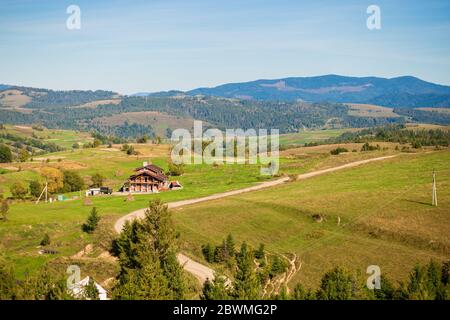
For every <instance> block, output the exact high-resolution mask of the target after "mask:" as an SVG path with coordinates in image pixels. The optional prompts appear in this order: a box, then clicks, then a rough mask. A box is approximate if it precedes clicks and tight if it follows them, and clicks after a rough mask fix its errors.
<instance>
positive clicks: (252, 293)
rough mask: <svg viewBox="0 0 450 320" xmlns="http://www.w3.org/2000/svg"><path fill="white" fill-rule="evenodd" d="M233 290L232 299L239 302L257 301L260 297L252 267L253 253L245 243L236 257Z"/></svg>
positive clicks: (256, 278)
mask: <svg viewBox="0 0 450 320" xmlns="http://www.w3.org/2000/svg"><path fill="white" fill-rule="evenodd" d="M233 289H234V290H233V297H234V298H235V299H239V300H247V299H250V300H251V299H258V298H259V295H260V292H259V291H260V284H259V281H258V277H257V276H256V273H255V271H254V266H253V253H252V251H251V250H250V248H249V247H248V246H247V244H246V243H245V242H244V243H243V244H242V246H241V250H240V252H239V253H238V255H237V272H236V275H235V279H234V283H233Z"/></svg>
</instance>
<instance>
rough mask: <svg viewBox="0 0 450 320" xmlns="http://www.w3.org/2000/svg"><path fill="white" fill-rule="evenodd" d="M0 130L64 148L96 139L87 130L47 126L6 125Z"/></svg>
mask: <svg viewBox="0 0 450 320" xmlns="http://www.w3.org/2000/svg"><path fill="white" fill-rule="evenodd" d="M0 132H4V133H11V134H14V135H18V136H21V137H26V138H31V137H33V136H34V137H35V138H38V139H42V141H43V142H53V143H55V144H57V145H59V146H61V147H63V148H72V145H73V144H74V143H80V144H84V143H86V142H91V141H93V140H94V139H93V138H92V137H91V136H90V134H89V133H87V132H79V131H73V130H56V129H47V128H43V130H34V129H33V128H32V127H29V126H19V125H17V126H13V125H6V126H5V129H4V130H0Z"/></svg>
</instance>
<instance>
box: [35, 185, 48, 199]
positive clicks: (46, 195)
mask: <svg viewBox="0 0 450 320" xmlns="http://www.w3.org/2000/svg"><path fill="white" fill-rule="evenodd" d="M47 189H48V181H45V187H44V189H43V190H42V192H41V195H40V196H39V198H38V199H37V201H36V204H38V203H39V201H40V200H41V198H42V195H43V194H44V192H45V202H46V203H47V200H48V194H47Z"/></svg>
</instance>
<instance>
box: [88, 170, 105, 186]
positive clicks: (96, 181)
mask: <svg viewBox="0 0 450 320" xmlns="http://www.w3.org/2000/svg"><path fill="white" fill-rule="evenodd" d="M104 179H105V177H104V176H102V175H101V174H100V173H95V174H93V175H92V177H91V180H92V185H91V187H94V188H100V187H101V186H103V181H104Z"/></svg>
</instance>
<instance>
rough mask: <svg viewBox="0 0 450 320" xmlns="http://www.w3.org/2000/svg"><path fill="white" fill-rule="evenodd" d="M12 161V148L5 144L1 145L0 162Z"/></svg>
mask: <svg viewBox="0 0 450 320" xmlns="http://www.w3.org/2000/svg"><path fill="white" fill-rule="evenodd" d="M11 161H12V153H11V150H10V149H9V148H8V147H7V146H6V145H4V144H2V145H0V163H7V162H11Z"/></svg>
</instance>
